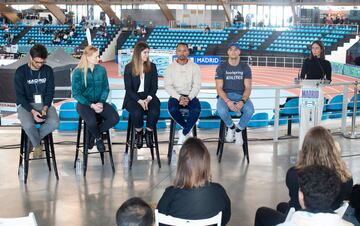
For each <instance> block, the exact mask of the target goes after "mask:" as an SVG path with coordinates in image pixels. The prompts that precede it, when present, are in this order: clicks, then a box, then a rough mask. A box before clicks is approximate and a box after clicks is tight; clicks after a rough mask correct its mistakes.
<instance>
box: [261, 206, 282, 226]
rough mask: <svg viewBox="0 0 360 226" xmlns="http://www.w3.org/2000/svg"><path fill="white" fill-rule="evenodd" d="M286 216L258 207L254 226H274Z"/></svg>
mask: <svg viewBox="0 0 360 226" xmlns="http://www.w3.org/2000/svg"><path fill="white" fill-rule="evenodd" d="M286 215H287V214H285V213H282V212H280V211H277V210H274V209H271V208H268V207H260V208H259V209H257V211H256V214H255V226H276V225H278V224H281V223H283V222H284V221H285V219H286Z"/></svg>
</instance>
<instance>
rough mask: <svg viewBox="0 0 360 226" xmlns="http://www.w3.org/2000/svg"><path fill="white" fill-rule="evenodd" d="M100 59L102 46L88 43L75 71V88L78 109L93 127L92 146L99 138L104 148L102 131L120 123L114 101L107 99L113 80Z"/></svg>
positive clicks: (89, 128)
mask: <svg viewBox="0 0 360 226" xmlns="http://www.w3.org/2000/svg"><path fill="white" fill-rule="evenodd" d="M98 63H99V50H98V49H97V48H95V47H93V46H87V47H86V48H85V49H84V52H83V55H82V56H81V59H80V62H79V64H78V66H77V67H76V69H75V70H74V72H73V75H72V92H73V96H74V98H75V99H76V100H77V101H78V103H77V105H76V110H77V112H78V113H79V115H80V116H81V118H83V119H84V121H85V122H86V125H87V128H88V130H89V131H90V136H88V137H89V140H88V145H89V146H88V148H89V149H92V147H93V146H94V139H95V143H96V147H97V149H98V151H99V152H104V151H105V146H104V142H103V140H102V133H103V132H105V131H107V130H108V129H110V128H112V127H113V126H115V125H116V123H118V121H119V115H118V113H117V112H116V110H115V109H114V108H113V107H112V106H111V105H110V104H108V103H106V100H107V98H108V95H109V81H108V77H107V73H106V69H105V68H104V67H103V66H101V65H99V64H98ZM99 117H100V118H101V121H99Z"/></svg>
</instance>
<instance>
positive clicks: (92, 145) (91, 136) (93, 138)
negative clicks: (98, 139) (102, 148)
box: [88, 133, 95, 149]
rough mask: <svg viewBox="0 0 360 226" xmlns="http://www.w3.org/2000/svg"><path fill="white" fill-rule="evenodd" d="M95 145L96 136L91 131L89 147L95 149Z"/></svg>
mask: <svg viewBox="0 0 360 226" xmlns="http://www.w3.org/2000/svg"><path fill="white" fill-rule="evenodd" d="M94 145H95V137H94V136H93V135H92V134H91V133H89V139H88V149H93V147H94Z"/></svg>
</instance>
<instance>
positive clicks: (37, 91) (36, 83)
mask: <svg viewBox="0 0 360 226" xmlns="http://www.w3.org/2000/svg"><path fill="white" fill-rule="evenodd" d="M30 74H31V77H33V72H32V70H31V68H30ZM40 78H41V72H40V70H39V73H38V77H37V79H38V80H37V82H34V85H35V90H36V94H39V90H38V83H39V82H40V81H39V80H40Z"/></svg>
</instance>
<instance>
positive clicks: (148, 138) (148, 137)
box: [145, 130, 154, 148]
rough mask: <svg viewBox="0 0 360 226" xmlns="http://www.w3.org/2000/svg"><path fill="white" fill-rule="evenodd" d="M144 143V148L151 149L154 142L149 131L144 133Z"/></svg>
mask: <svg viewBox="0 0 360 226" xmlns="http://www.w3.org/2000/svg"><path fill="white" fill-rule="evenodd" d="M145 141H146V146H147V147H148V148H152V147H153V145H154V142H153V132H152V131H150V130H146V131H145Z"/></svg>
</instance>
